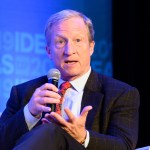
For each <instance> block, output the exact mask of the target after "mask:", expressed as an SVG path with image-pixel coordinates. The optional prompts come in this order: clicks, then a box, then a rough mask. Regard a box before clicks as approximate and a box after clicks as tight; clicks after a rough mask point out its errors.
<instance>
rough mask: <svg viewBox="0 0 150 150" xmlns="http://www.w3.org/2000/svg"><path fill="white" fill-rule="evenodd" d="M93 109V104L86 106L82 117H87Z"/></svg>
mask: <svg viewBox="0 0 150 150" xmlns="http://www.w3.org/2000/svg"><path fill="white" fill-rule="evenodd" d="M91 109H92V106H86V107H84V108H83V110H82V112H81V115H80V116H82V117H85V118H86V117H87V115H88V112H89V111H90V110H91Z"/></svg>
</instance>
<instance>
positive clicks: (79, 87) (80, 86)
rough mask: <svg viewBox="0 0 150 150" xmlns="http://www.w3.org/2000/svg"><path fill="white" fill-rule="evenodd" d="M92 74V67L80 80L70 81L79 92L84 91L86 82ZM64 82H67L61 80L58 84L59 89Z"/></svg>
mask: <svg viewBox="0 0 150 150" xmlns="http://www.w3.org/2000/svg"><path fill="white" fill-rule="evenodd" d="M90 73H91V67H90V69H89V70H88V72H87V73H85V74H84V75H83V76H81V77H80V78H77V79H75V80H73V81H70V83H71V85H72V86H73V87H74V88H75V89H76V90H77V91H78V92H80V91H83V89H84V86H85V84H86V81H87V79H88V77H89V75H90ZM63 82H65V81H64V80H62V79H60V80H59V82H58V87H59V86H60V85H61V84H62V83H63Z"/></svg>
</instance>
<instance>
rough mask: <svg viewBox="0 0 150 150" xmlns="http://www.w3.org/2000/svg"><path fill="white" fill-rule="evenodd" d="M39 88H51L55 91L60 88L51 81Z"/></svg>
mask: <svg viewBox="0 0 150 150" xmlns="http://www.w3.org/2000/svg"><path fill="white" fill-rule="evenodd" d="M39 89H40V90H51V91H54V92H58V88H57V87H56V86H55V85H54V84H51V83H45V84H43V85H42V86H41V87H39Z"/></svg>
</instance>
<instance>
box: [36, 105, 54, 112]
mask: <svg viewBox="0 0 150 150" xmlns="http://www.w3.org/2000/svg"><path fill="white" fill-rule="evenodd" d="M37 110H38V112H50V111H51V108H50V107H47V106H44V105H38V106H37Z"/></svg>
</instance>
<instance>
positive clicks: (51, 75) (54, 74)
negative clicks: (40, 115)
mask: <svg viewBox="0 0 150 150" xmlns="http://www.w3.org/2000/svg"><path fill="white" fill-rule="evenodd" d="M60 76H61V74H60V71H59V70H58V69H56V68H52V69H50V70H49V71H48V73H47V78H48V83H51V84H53V85H55V86H56V87H58V80H59V79H60ZM47 106H49V107H51V111H55V107H56V105H55V104H47Z"/></svg>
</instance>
